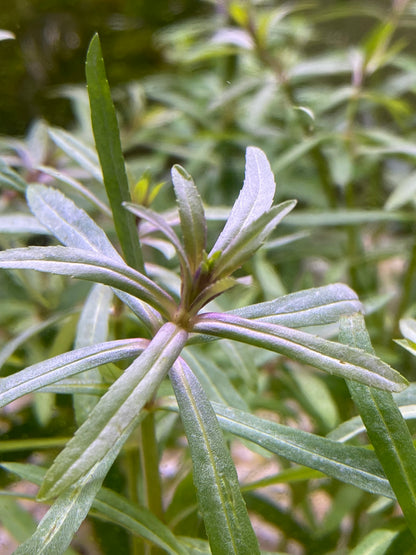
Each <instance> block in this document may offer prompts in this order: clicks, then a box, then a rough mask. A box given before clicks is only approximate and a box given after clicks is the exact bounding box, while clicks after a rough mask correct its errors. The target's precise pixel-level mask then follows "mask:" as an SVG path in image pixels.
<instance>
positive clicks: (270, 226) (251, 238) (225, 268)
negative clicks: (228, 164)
mask: <svg viewBox="0 0 416 555" xmlns="http://www.w3.org/2000/svg"><path fill="white" fill-rule="evenodd" d="M237 200H238V199H237ZM295 205H296V201H294V200H289V201H286V202H282V203H281V204H278V205H277V206H274V207H273V208H272V209H271V210H270V211H269V212H266V213H264V214H262V215H261V216H259V217H258V218H257V219H256V220H254V221H251V222H249V223H247V225H246V226H244V227H243V228H241V229H240V230H239V232H238V233H237V234H236V236H235V237H234V238H230V240H229V243H228V244H227V246H226V247H225V249H224V251H222V252H221V256H219V257H218V259H217V261H216V263H215V264H214V268H213V270H212V277H213V279H218V278H220V277H225V276H227V275H229V274H231V273H232V272H234V270H236V269H237V268H239V267H240V266H241V265H242V264H243V263H244V262H245V261H246V260H247V259H249V258H250V257H251V256H252V254H253V253H254V252H255V251H256V250H257V249H258V248H259V247H260V246H261V245H262V244H263V242H264V241H265V240H266V239H267V237H268V236H269V235H270V233H271V232H272V231H273V230H274V228H275V227H276V226H277V224H278V223H279V222H280V221H281V220H282V219H283V218H284V217H285V216H286V215H287V214H288V213H289V212H290V211H291V210H293V208H294V207H295ZM230 217H231V216H230ZM224 229H225V228H224ZM211 252H214V250H212V251H211ZM215 252H219V251H215Z"/></svg>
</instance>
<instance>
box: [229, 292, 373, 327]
mask: <svg viewBox="0 0 416 555" xmlns="http://www.w3.org/2000/svg"><path fill="white" fill-rule="evenodd" d="M360 310H362V305H361V302H360V301H359V299H358V296H357V294H356V293H355V292H354V291H353V290H352V289H351V288H350V287H348V286H347V285H344V284H343V283H334V284H331V285H325V286H323V287H314V288H312V289H304V290H302V291H297V292H296V293H290V294H289V295H283V296H281V297H278V298H277V299H275V300H273V301H267V302H264V303H257V304H254V305H249V306H245V307H243V308H237V309H235V310H230V311H228V312H227V314H234V315H236V316H241V317H242V318H249V319H250V320H252V319H253V320H261V321H262V322H269V323H271V324H279V325H281V326H287V327H290V328H299V327H307V326H308V327H309V326H320V325H325V324H331V323H333V322H337V321H338V320H339V318H340V316H342V315H345V314H352V313H354V312H358V311H360Z"/></svg>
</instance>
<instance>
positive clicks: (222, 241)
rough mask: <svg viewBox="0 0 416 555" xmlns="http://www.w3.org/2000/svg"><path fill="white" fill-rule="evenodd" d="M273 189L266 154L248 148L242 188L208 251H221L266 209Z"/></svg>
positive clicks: (269, 204)
mask: <svg viewBox="0 0 416 555" xmlns="http://www.w3.org/2000/svg"><path fill="white" fill-rule="evenodd" d="M275 190H276V184H275V181H274V176H273V173H272V170H271V168H270V164H269V161H268V160H267V158H266V155H265V154H264V152H263V151H262V150H260V149H259V148H256V147H248V148H247V151H246V173H245V179H244V184H243V187H242V189H241V191H240V194H239V196H238V198H237V200H236V201H235V203H234V206H233V208H232V210H231V213H230V215H229V217H228V219H227V222H226V224H225V226H224V229H223V230H222V232H221V233H220V235H219V237H218V239H217V241H216V243H215V245H214V246H213V247H212V250H211V254H213V253H214V252H216V251H224V249H225V248H226V247H227V246H228V245H229V243H230V242H231V241H232V240H233V239H234V238H235V237H238V234H239V233H240V232H241V230H243V229H244V228H245V227H247V226H248V225H249V224H251V223H252V222H254V221H256V220H257V219H258V218H259V217H260V216H262V215H263V214H264V213H265V212H268V210H269V209H270V207H271V205H272V202H273V197H274V193H275Z"/></svg>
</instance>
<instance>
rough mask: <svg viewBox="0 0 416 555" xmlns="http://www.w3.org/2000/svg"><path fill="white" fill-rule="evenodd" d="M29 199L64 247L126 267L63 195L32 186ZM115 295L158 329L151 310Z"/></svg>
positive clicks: (86, 217) (93, 225)
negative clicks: (89, 252) (85, 252)
mask: <svg viewBox="0 0 416 555" xmlns="http://www.w3.org/2000/svg"><path fill="white" fill-rule="evenodd" d="M27 199H28V204H29V207H30V209H31V210H32V212H33V213H34V214H35V216H36V217H37V218H38V220H39V221H40V222H42V223H43V224H44V225H45V226H46V227H47V228H48V229H49V230H50V232H51V233H52V234H53V235H55V237H56V238H57V239H59V241H61V243H63V244H64V245H66V246H67V247H75V248H81V249H85V250H87V251H93V252H97V253H102V254H104V255H106V256H108V257H110V258H114V259H116V260H118V261H119V262H123V264H124V261H123V259H122V258H121V256H120V255H119V254H118V252H117V251H116V249H115V248H114V247H113V245H112V244H111V242H110V240H109V239H108V237H107V235H106V234H105V233H104V231H103V230H102V229H101V228H100V227H99V226H98V225H97V224H96V223H95V222H94V221H93V220H92V219H91V218H90V216H89V215H88V214H87V213H86V212H85V211H84V210H81V209H80V208H78V207H77V206H76V205H75V204H74V203H73V202H72V200H70V199H69V198H67V197H66V196H65V195H63V194H62V193H61V192H60V191H57V190H56V189H52V188H50V187H44V186H42V185H31V186H29V187H28V192H27ZM114 292H115V294H116V295H117V296H118V297H119V298H120V299H121V300H122V301H123V302H125V303H126V304H127V305H128V306H129V307H130V308H131V309H132V310H133V312H134V313H135V314H136V315H137V316H138V317H139V318H140V319H141V320H142V322H143V323H144V324H145V325H146V326H147V327H148V328H149V329H157V327H158V316H157V314H156V313H155V312H154V311H152V310H151V309H150V307H147V306H145V305H143V303H141V302H140V301H139V300H138V299H136V298H134V297H132V296H131V295H128V294H126V293H124V292H122V291H118V290H115V291H114Z"/></svg>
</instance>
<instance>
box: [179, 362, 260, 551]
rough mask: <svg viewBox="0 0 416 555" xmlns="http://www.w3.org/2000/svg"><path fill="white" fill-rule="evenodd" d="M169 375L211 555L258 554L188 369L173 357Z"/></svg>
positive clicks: (223, 450)
mask: <svg viewBox="0 0 416 555" xmlns="http://www.w3.org/2000/svg"><path fill="white" fill-rule="evenodd" d="M170 378H171V381H172V385H173V388H174V391H175V395H176V398H177V400H178V405H179V411H180V415H181V419H182V422H183V425H184V427H185V433H186V436H187V438H188V442H189V447H190V450H191V457H192V462H193V466H194V473H193V476H194V482H195V486H196V488H197V493H198V500H199V506H200V509H201V512H202V516H203V518H204V523H205V528H206V531H207V535H208V539H209V543H210V546H211V550H212V552H213V553H216V554H218V555H221V554H223V555H228V554H230V553H239V554H240V555H244V554H247V555H252V554H255V553H260V551H259V548H258V544H257V540H256V536H255V534H254V531H253V528H252V526H251V523H250V520H249V517H248V514H247V509H246V506H245V503H244V500H243V497H242V495H241V492H240V487H239V484H238V478H237V472H236V469H235V466H234V463H233V461H232V459H231V456H230V453H229V451H228V449H227V446H226V444H225V440H224V437H223V435H222V432H221V430H220V428H219V425H218V422H217V419H216V417H215V414H214V411H213V410H212V407H211V405H210V403H209V401H208V399H207V397H206V395H205V393H204V390H203V389H202V387H201V385H200V383H199V382H198V380H197V379H196V378H195V376H194V374H193V373H192V371H191V369H190V368H189V367H188V365H187V364H186V363H184V362H183V361H177V362H176V363H175V365H174V366H173V368H172V370H171V371H170Z"/></svg>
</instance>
